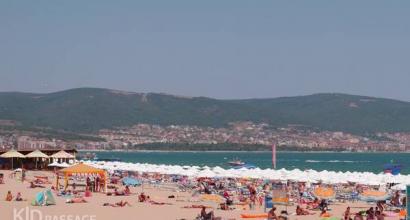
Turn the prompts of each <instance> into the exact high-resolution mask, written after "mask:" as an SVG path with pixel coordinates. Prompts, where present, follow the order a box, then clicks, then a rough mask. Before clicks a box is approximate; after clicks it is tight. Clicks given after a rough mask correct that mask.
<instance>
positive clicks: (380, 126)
mask: <svg viewBox="0 0 410 220" xmlns="http://www.w3.org/2000/svg"><path fill="white" fill-rule="evenodd" d="M0 120H14V121H17V122H19V123H20V124H21V125H23V126H28V127H33V126H37V127H38V126H40V127H48V128H53V129H60V130H66V131H71V132H94V131H97V130H98V129H101V128H111V127H114V126H127V125H133V124H136V123H150V124H160V125H169V124H184V125H198V126H213V127H220V126H225V125H227V123H229V122H233V121H248V120H249V121H253V122H266V123H269V124H271V125H273V126H286V125H288V124H298V125H305V126H311V127H315V128H319V129H324V130H338V131H347V132H353V133H364V132H376V131H410V103H409V102H403V101H396V100H391V99H381V98H372V97H364V96H354V95H345V94H315V95H308V96H297V97H283V98H272V99H246V100H218V99H211V98H205V97H193V98H190V97H179V96H173V95H166V94H156V93H147V94H143V93H131V92H122V91H116V90H109V89H94V88H80V89H71V90H66V91H61V92H55V93H48V94H31V93H16V92H2V93H0Z"/></svg>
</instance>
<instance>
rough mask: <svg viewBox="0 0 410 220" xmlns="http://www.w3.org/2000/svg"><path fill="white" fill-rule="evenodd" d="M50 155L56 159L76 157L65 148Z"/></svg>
mask: <svg viewBox="0 0 410 220" xmlns="http://www.w3.org/2000/svg"><path fill="white" fill-rule="evenodd" d="M50 157H51V158H54V159H74V158H75V157H74V155H71V154H69V153H67V152H65V151H64V150H60V151H59V152H57V153H55V154H53V155H51V156H50Z"/></svg>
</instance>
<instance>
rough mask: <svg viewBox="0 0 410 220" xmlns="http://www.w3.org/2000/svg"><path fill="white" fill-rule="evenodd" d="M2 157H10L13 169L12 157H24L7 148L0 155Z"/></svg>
mask: <svg viewBox="0 0 410 220" xmlns="http://www.w3.org/2000/svg"><path fill="white" fill-rule="evenodd" d="M0 157H2V158H11V169H13V167H14V166H13V158H25V156H24V155H23V154H21V153H20V152H18V151H16V150H9V151H7V152H6V153H4V154H2V155H0Z"/></svg>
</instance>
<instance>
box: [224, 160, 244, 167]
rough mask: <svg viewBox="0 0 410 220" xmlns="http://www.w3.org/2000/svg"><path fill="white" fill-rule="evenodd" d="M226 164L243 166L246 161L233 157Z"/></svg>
mask: <svg viewBox="0 0 410 220" xmlns="http://www.w3.org/2000/svg"><path fill="white" fill-rule="evenodd" d="M228 164H229V165H231V166H233V167H236V166H243V165H245V164H246V163H245V162H243V161H241V160H239V159H233V160H231V161H229V162H228Z"/></svg>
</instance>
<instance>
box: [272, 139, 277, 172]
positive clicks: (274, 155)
mask: <svg viewBox="0 0 410 220" xmlns="http://www.w3.org/2000/svg"><path fill="white" fill-rule="evenodd" d="M272 166H273V169H276V144H275V143H274V144H272Z"/></svg>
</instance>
